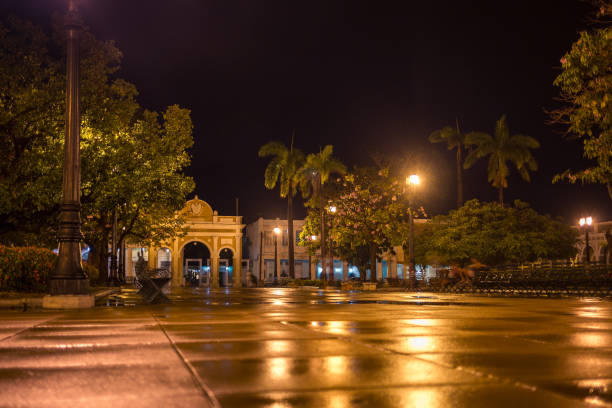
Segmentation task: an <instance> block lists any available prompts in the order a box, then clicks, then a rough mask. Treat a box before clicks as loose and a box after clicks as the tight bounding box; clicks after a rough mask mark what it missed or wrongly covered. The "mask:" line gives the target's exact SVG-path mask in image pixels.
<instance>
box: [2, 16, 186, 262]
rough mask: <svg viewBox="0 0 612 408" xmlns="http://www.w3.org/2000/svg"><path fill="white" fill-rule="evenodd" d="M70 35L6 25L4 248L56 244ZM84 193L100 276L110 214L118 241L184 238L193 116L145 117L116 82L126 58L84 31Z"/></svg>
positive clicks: (128, 87) (127, 87)
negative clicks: (183, 210)
mask: <svg viewBox="0 0 612 408" xmlns="http://www.w3.org/2000/svg"><path fill="white" fill-rule="evenodd" d="M64 47H65V30H64V28H63V23H62V21H60V19H56V21H55V22H54V29H53V32H52V35H51V36H47V35H46V34H45V33H44V32H43V31H42V30H41V29H40V28H38V27H36V26H33V25H32V24H30V23H28V22H23V21H19V20H17V19H12V20H8V21H7V22H6V23H5V24H3V25H1V26H0V106H1V107H2V109H0V159H1V160H0V242H4V243H9V244H13V245H15V244H20V245H23V244H33V243H36V244H40V245H46V246H49V247H51V246H53V245H54V244H55V235H56V229H57V215H58V212H59V202H60V198H61V179H62V168H63V143H64V104H65V86H66V85H65V72H64V69H65V61H64V58H65V55H62V53H61V52H60V53H58V52H57V50H59V51H62V52H64V53H65V50H64ZM80 48H81V50H80V55H81V166H82V169H81V173H82V174H81V188H82V199H81V202H82V212H81V216H82V220H83V228H82V229H83V234H84V236H85V240H86V242H87V243H88V245H90V246H91V247H92V253H91V254H90V256H91V257H92V261H93V262H94V263H96V264H97V265H98V266H99V267H100V270H101V271H103V273H104V272H105V270H106V255H107V247H108V238H109V234H110V225H111V223H112V222H111V221H112V217H113V211H114V210H115V209H116V210H117V212H118V223H119V231H120V239H129V240H132V241H137V242H139V243H142V244H147V243H156V242H159V241H161V240H163V239H166V238H168V237H170V236H173V235H175V234H177V233H180V227H181V219H180V218H177V217H176V211H178V210H180V209H181V208H182V206H183V204H184V201H185V197H186V195H187V194H189V193H190V192H191V191H192V190H193V187H194V184H193V181H192V180H191V179H190V178H188V177H186V176H184V175H183V173H182V171H183V169H184V168H185V167H186V166H188V165H189V163H190V157H189V154H188V153H187V149H189V148H190V147H191V146H192V144H193V139H192V123H191V118H190V112H189V111H188V110H186V109H181V108H179V107H178V106H170V107H168V108H167V109H166V111H165V112H164V113H163V114H162V115H159V114H158V113H155V112H149V111H146V110H144V109H142V108H141V107H140V106H139V105H138V103H137V102H136V100H135V98H136V95H137V91H136V88H135V87H134V86H133V85H132V84H130V83H128V82H126V81H124V80H122V79H118V78H114V75H115V73H116V72H117V70H118V69H119V66H120V62H121V58H122V55H121V52H120V51H119V50H118V49H117V48H116V47H115V46H114V44H113V43H112V42H104V41H99V40H97V39H96V38H95V37H94V36H93V35H92V34H91V33H90V32H89V31H88V30H87V29H85V30H84V31H83V32H82V33H81V47H80Z"/></svg>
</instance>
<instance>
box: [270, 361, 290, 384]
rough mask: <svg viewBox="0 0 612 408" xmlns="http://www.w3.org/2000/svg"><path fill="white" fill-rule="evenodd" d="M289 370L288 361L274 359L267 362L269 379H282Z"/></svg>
mask: <svg viewBox="0 0 612 408" xmlns="http://www.w3.org/2000/svg"><path fill="white" fill-rule="evenodd" d="M288 369H289V363H288V359H287V358H284V357H276V358H271V359H269V360H268V372H269V373H270V377H271V378H275V379H284V378H285V377H286V376H287V372H288Z"/></svg>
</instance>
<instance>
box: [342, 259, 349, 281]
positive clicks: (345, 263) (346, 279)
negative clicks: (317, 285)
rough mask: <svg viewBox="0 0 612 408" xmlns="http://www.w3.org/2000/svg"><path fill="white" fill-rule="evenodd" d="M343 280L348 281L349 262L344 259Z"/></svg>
mask: <svg viewBox="0 0 612 408" xmlns="http://www.w3.org/2000/svg"><path fill="white" fill-rule="evenodd" d="M342 280H343V281H345V282H346V281H348V262H346V261H342Z"/></svg>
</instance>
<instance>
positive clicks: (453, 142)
mask: <svg viewBox="0 0 612 408" xmlns="http://www.w3.org/2000/svg"><path fill="white" fill-rule="evenodd" d="M465 136H466V135H465V133H462V132H461V130H460V129H459V120H457V121H456V122H455V127H452V126H444V127H443V128H442V129H438V130H435V131H433V132H432V133H431V135H429V141H430V142H431V143H440V142H445V143H446V145H447V147H448V150H452V149H457V208H459V207H461V206H462V205H463V176H462V166H463V162H462V153H463V149H464V148H465Z"/></svg>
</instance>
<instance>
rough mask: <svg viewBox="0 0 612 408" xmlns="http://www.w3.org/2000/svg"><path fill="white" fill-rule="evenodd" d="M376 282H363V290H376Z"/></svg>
mask: <svg viewBox="0 0 612 408" xmlns="http://www.w3.org/2000/svg"><path fill="white" fill-rule="evenodd" d="M376 285H377V283H376V282H362V283H361V289H362V290H376Z"/></svg>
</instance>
